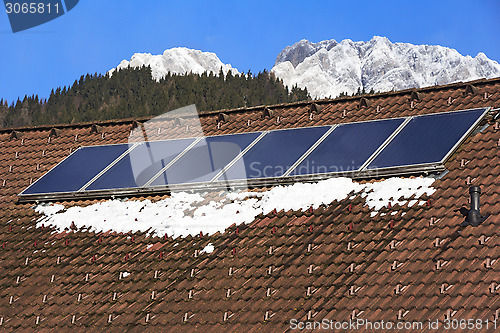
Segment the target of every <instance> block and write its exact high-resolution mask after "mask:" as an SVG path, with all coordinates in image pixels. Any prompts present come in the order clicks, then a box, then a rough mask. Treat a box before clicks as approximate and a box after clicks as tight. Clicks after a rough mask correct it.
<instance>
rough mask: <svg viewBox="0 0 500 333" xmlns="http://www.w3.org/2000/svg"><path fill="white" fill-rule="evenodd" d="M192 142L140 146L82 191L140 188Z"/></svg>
mask: <svg viewBox="0 0 500 333" xmlns="http://www.w3.org/2000/svg"><path fill="white" fill-rule="evenodd" d="M194 141H195V139H179V140H169V141H151V142H145V143H142V144H140V145H139V146H137V147H135V148H134V149H133V150H132V151H130V152H129V153H128V154H127V156H125V157H124V158H123V159H121V160H120V161H119V162H118V163H116V164H115V165H114V166H113V167H112V168H111V169H109V170H108V171H107V172H105V173H104V174H103V175H102V176H101V177H99V178H98V179H96V181H94V182H93V183H92V184H91V185H90V186H89V187H88V188H87V189H86V190H90V191H92V190H105V189H118V188H134V187H140V186H143V185H145V184H146V183H147V182H148V181H149V180H150V179H151V178H153V176H155V175H156V174H157V173H158V172H160V171H161V170H162V169H163V168H164V167H165V166H166V165H167V164H168V163H170V162H171V161H172V160H173V159H174V158H175V157H177V155H179V154H180V153H181V152H182V151H183V150H184V149H186V148H187V147H188V146H189V145H190V144H192V143H193V142H194Z"/></svg>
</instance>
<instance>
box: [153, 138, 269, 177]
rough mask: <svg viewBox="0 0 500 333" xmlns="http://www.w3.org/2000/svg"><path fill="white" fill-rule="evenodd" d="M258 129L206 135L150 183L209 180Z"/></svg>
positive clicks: (236, 153)
mask: <svg viewBox="0 0 500 333" xmlns="http://www.w3.org/2000/svg"><path fill="white" fill-rule="evenodd" d="M259 134H260V133H255V132H254V133H244V134H233V135H220V136H212V137H207V138H205V139H203V140H201V141H200V142H198V143H197V144H196V145H195V146H193V148H191V149H190V150H189V152H187V153H186V154H185V155H183V156H182V157H181V158H180V159H179V160H178V161H176V162H175V163H174V164H173V165H172V166H171V167H169V168H168V169H166V170H165V171H164V172H163V173H162V174H161V175H160V177H158V178H156V179H155V180H153V181H152V182H151V184H150V185H151V186H160V185H168V184H185V183H197V182H209V181H211V180H212V178H214V176H215V175H217V174H218V173H219V172H220V171H221V170H222V169H223V168H224V167H225V166H226V165H228V164H229V163H230V162H231V161H233V160H234V159H235V158H236V157H237V156H238V155H239V154H240V153H241V152H242V151H243V150H244V149H245V148H246V147H247V146H249V145H250V144H251V143H252V142H253V141H254V140H255V139H257V137H258V136H259Z"/></svg>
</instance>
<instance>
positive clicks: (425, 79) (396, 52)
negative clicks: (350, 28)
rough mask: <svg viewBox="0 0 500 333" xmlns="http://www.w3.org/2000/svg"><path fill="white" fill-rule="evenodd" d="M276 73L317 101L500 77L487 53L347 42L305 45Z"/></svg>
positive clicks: (279, 62)
mask: <svg viewBox="0 0 500 333" xmlns="http://www.w3.org/2000/svg"><path fill="white" fill-rule="evenodd" d="M272 72H273V73H274V74H275V75H276V76H277V77H279V78H281V79H283V82H284V83H285V84H286V85H287V86H289V87H290V86H293V85H295V84H297V85H298V86H299V87H301V88H304V87H307V89H308V91H309V93H310V94H311V96H313V97H316V98H323V97H329V96H331V97H336V96H338V95H339V94H340V93H342V92H347V93H348V94H352V93H355V92H356V91H357V90H358V88H361V89H363V88H364V89H365V91H367V92H368V91H370V90H371V89H373V90H375V91H380V92H382V91H390V90H401V89H407V88H413V87H415V88H420V87H425V86H431V85H440V84H447V83H452V82H458V81H470V80H475V79H479V78H492V77H498V76H500V65H499V64H498V62H496V61H494V60H490V59H488V58H487V57H486V55H485V54H484V53H479V54H478V55H477V56H476V57H474V58H472V57H470V56H462V55H461V54H460V53H458V52H457V51H456V50H454V49H450V48H447V47H443V46H438V45H413V44H408V43H392V42H391V41H389V39H387V38H385V37H373V38H372V39H371V40H370V41H368V42H363V41H361V42H353V41H351V40H349V39H346V40H343V41H342V42H340V43H337V42H336V41H335V40H327V41H322V42H319V43H311V42H309V41H307V40H301V41H300V42H297V43H295V44H294V45H292V46H288V47H286V48H285V49H284V50H283V51H282V52H281V53H280V54H279V55H278V57H277V58H276V63H275V66H274V67H273V69H272Z"/></svg>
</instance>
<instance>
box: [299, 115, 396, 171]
mask: <svg viewBox="0 0 500 333" xmlns="http://www.w3.org/2000/svg"><path fill="white" fill-rule="evenodd" d="M403 122H404V119H401V118H399V119H388V120H380V121H371V122H362V123H351V124H342V125H339V126H338V127H337V128H335V130H334V131H333V132H332V133H330V135H328V137H327V138H326V139H325V140H324V141H323V142H321V143H320V144H319V146H318V147H317V148H316V149H314V150H313V151H312V152H311V154H309V155H308V156H307V158H306V159H304V161H302V163H300V164H299V166H298V167H297V168H296V169H295V170H293V172H292V173H291V175H312V174H322V173H336V172H347V171H355V170H358V169H359V168H360V167H361V166H362V165H363V163H365V162H366V161H367V160H368V158H369V157H370V156H371V155H372V154H373V153H374V152H375V151H376V150H377V149H378V148H379V147H380V145H382V143H384V141H385V140H387V139H388V138H389V136H391V134H392V133H393V132H394V131H395V130H396V129H397V128H398V127H399V126H400V125H401V124H402V123H403Z"/></svg>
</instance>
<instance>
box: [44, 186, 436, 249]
mask: <svg viewBox="0 0 500 333" xmlns="http://www.w3.org/2000/svg"><path fill="white" fill-rule="evenodd" d="M433 181H434V179H433V178H411V179H409V178H390V179H387V180H384V181H380V182H375V183H367V184H359V183H356V182H354V181H353V180H352V179H350V178H342V177H340V178H331V179H327V180H323V181H319V182H317V183H296V184H293V185H289V186H277V187H274V188H272V189H270V190H268V191H265V192H236V193H234V192H233V193H227V194H225V195H221V196H219V198H217V199H216V200H212V201H210V202H208V203H204V201H205V198H206V194H203V195H202V194H199V193H185V192H179V193H173V194H172V196H171V197H170V198H166V199H164V200H161V201H158V202H151V201H150V200H143V201H137V200H126V201H124V200H108V201H104V202H99V203H96V204H93V205H90V206H87V207H76V206H75V207H70V208H68V209H64V206H62V205H54V206H46V205H39V206H37V207H36V208H35V210H36V211H37V212H39V213H41V214H44V216H42V217H41V218H40V219H39V221H38V224H37V226H40V225H41V224H42V223H45V224H46V225H52V226H55V227H56V229H58V230H64V229H67V228H69V227H70V225H71V223H72V222H74V223H75V225H76V227H77V228H81V227H83V226H85V227H87V228H89V230H90V231H95V232H105V231H108V230H112V231H116V232H124V233H126V232H129V231H132V232H136V231H146V230H149V232H150V233H151V234H154V235H159V236H161V235H165V234H166V235H168V236H172V237H177V236H183V237H185V236H187V235H192V236H195V235H198V234H199V233H200V231H201V232H203V234H214V233H216V232H224V230H225V229H226V228H228V227H229V226H231V225H232V224H234V223H236V224H241V223H251V222H252V221H254V220H255V218H256V216H258V215H259V214H267V213H269V212H271V211H273V210H275V209H276V211H278V212H279V211H282V210H283V211H289V210H295V211H298V210H306V209H308V208H310V207H312V208H314V209H316V208H318V207H319V206H320V205H329V204H330V203H332V202H333V201H336V200H337V201H339V200H342V199H344V198H348V197H351V198H352V197H353V196H354V195H361V196H362V197H364V198H365V201H366V204H367V205H368V206H369V207H370V208H371V209H373V210H374V212H372V213H371V214H370V215H371V216H374V215H376V211H378V210H379V209H380V208H382V207H383V206H386V205H387V204H388V203H389V202H391V204H393V205H394V204H396V203H399V204H400V205H404V204H405V203H406V202H407V201H408V200H409V199H410V198H412V199H414V198H418V197H420V196H421V195H423V194H424V193H427V194H428V195H431V194H432V193H433V192H434V189H433V188H432V187H431V185H432V182H433ZM208 249H209V248H207V250H208ZM206 252H207V253H208V251H206Z"/></svg>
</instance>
